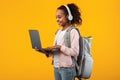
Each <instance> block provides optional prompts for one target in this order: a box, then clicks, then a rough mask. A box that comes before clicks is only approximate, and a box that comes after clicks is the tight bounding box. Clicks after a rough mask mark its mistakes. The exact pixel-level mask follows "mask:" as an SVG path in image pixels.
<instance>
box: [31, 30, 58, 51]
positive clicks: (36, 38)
mask: <svg viewBox="0 0 120 80" xmlns="http://www.w3.org/2000/svg"><path fill="white" fill-rule="evenodd" d="M29 35H30V40H31V45H32V48H33V49H35V47H37V48H38V49H39V51H40V52H43V53H50V52H52V53H53V52H57V51H59V50H58V49H52V50H48V49H45V48H42V44H41V41H40V35H39V32H38V30H29Z"/></svg>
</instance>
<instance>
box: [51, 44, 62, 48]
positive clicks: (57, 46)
mask: <svg viewBox="0 0 120 80" xmlns="http://www.w3.org/2000/svg"><path fill="white" fill-rule="evenodd" d="M60 48H61V46H60V45H55V46H52V49H60Z"/></svg>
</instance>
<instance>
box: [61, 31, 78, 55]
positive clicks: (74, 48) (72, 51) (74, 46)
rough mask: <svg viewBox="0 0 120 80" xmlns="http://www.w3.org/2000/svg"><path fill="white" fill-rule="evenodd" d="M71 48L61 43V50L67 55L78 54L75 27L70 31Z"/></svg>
mask: <svg viewBox="0 0 120 80" xmlns="http://www.w3.org/2000/svg"><path fill="white" fill-rule="evenodd" d="M70 41H71V48H68V47H66V46H64V45H61V49H60V50H61V51H62V52H63V54H65V55H68V56H77V55H78V54H79V34H78V32H77V30H76V29H72V30H71V32H70Z"/></svg>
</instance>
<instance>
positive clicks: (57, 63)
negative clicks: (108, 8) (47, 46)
mask: <svg viewBox="0 0 120 80" xmlns="http://www.w3.org/2000/svg"><path fill="white" fill-rule="evenodd" d="M65 32H66V30H64V31H61V30H59V33H58V34H57V35H56V37H57V39H56V44H57V45H60V42H61V40H62V38H63V37H64V34H65ZM54 67H59V53H55V54H54Z"/></svg>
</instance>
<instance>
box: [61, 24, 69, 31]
mask: <svg viewBox="0 0 120 80" xmlns="http://www.w3.org/2000/svg"><path fill="white" fill-rule="evenodd" d="M69 26H71V24H66V25H65V26H63V28H62V31H64V30H65V29H67V28H68V27H69Z"/></svg>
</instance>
